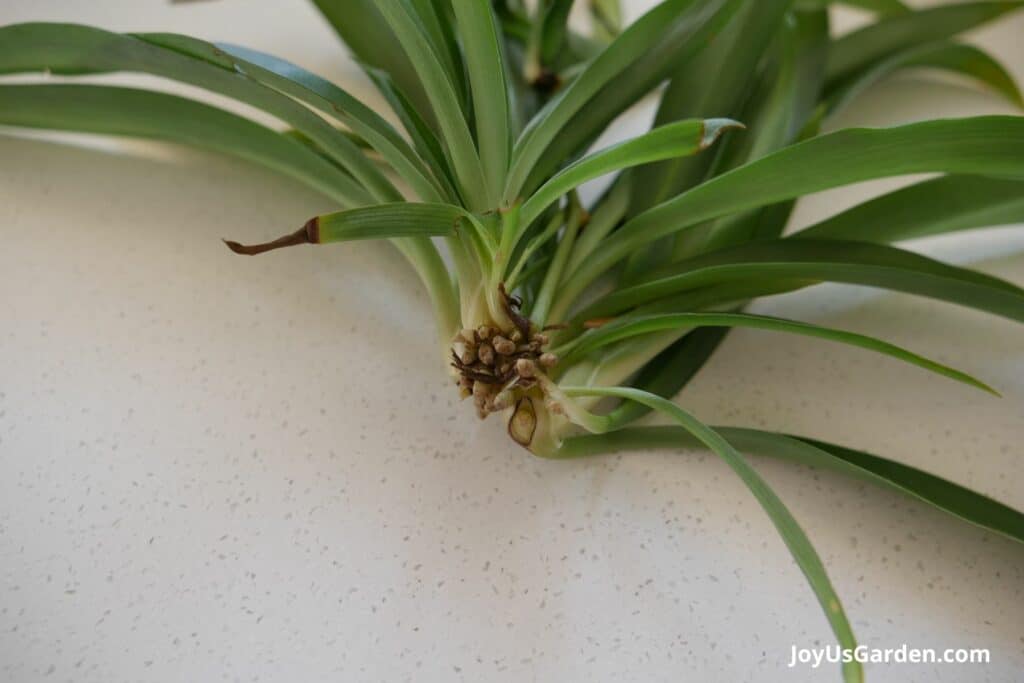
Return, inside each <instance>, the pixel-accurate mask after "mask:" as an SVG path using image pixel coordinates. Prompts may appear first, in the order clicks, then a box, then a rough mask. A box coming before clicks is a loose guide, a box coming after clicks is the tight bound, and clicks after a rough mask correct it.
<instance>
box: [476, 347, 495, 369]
mask: <svg viewBox="0 0 1024 683" xmlns="http://www.w3.org/2000/svg"><path fill="white" fill-rule="evenodd" d="M476 355H477V357H478V358H479V359H480V362H481V363H483V364H484V365H494V347H492V346H491V345H490V344H481V345H480V348H478V349H477V350H476Z"/></svg>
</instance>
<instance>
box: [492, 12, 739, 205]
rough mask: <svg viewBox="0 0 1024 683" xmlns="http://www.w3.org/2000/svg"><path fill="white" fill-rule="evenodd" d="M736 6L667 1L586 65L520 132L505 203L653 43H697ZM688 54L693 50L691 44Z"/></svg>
mask: <svg viewBox="0 0 1024 683" xmlns="http://www.w3.org/2000/svg"><path fill="white" fill-rule="evenodd" d="M735 4H736V0H708V1H707V2H696V1H695V0H666V1H665V2H662V3H661V4H659V5H657V6H656V7H654V9H652V10H651V11H649V12H648V13H647V14H645V15H644V16H643V17H641V18H640V19H639V20H637V21H636V22H634V23H633V24H632V25H630V26H629V28H627V29H626V30H625V31H624V32H623V33H622V34H621V35H620V36H619V37H618V38H616V39H615V41H614V42H613V43H611V45H609V46H608V48H607V49H605V50H604V51H603V52H601V53H600V54H599V55H598V56H597V57H595V58H594V59H593V60H592V61H591V62H589V63H588V64H587V66H586V68H585V69H584V70H583V73H581V74H580V75H579V76H578V77H577V78H576V79H574V80H573V81H572V82H571V83H570V84H569V85H568V86H567V87H565V88H564V89H563V90H562V91H561V92H560V93H559V94H558V95H557V96H556V97H555V98H554V99H552V100H551V101H550V102H549V103H548V105H547V106H546V107H545V108H544V109H543V110H542V111H541V112H540V113H539V114H538V115H537V116H536V117H534V118H533V120H532V121H531V122H530V125H528V126H527V128H526V130H524V131H523V134H522V135H521V136H520V138H519V140H518V141H517V142H516V145H515V148H514V149H513V153H512V162H511V170H510V171H509V178H508V183H507V184H506V187H505V194H504V201H505V202H506V203H508V204H511V203H513V202H514V201H515V200H516V199H517V198H518V197H519V196H520V193H522V192H523V191H524V189H526V188H525V186H526V183H527V179H528V178H529V177H530V175H531V173H532V172H534V171H535V167H536V166H537V162H538V160H539V159H540V158H541V156H542V155H543V154H544V152H545V151H546V150H547V149H548V147H549V146H550V145H551V143H552V141H553V140H554V139H555V138H556V137H558V136H559V134H560V133H561V132H562V131H563V130H564V129H565V128H566V127H567V126H568V125H569V124H570V122H573V120H574V117H575V116H576V114H577V113H579V112H580V111H581V110H582V109H583V108H584V107H586V105H587V103H588V102H589V101H590V100H592V99H593V98H594V97H595V95H597V94H598V93H599V92H600V91H601V89H602V88H604V87H605V86H606V85H608V84H609V83H610V82H611V81H613V79H615V77H616V76H618V75H620V74H622V73H623V72H624V71H626V70H627V69H628V67H629V66H631V65H633V64H634V63H635V62H637V60H639V59H640V58H641V57H643V56H645V55H646V54H648V51H649V50H650V49H651V45H652V44H653V43H657V42H659V41H661V40H662V39H665V38H668V37H669V36H671V37H672V38H673V40H678V41H682V42H684V43H685V42H687V41H694V42H697V41H698V39H699V37H701V36H703V35H705V32H707V31H708V30H709V29H712V28H714V27H715V26H717V21H721V20H722V18H723V15H726V10H730V11H731V9H732V7H731V6H732V5H735ZM691 49H696V45H694V47H693V48H691ZM652 86H653V84H652ZM632 103H633V102H632V101H630V102H629V103H628V104H632ZM624 106H627V105H626V103H623V107H624Z"/></svg>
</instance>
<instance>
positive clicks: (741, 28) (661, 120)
mask: <svg viewBox="0 0 1024 683" xmlns="http://www.w3.org/2000/svg"><path fill="white" fill-rule="evenodd" d="M792 2H793V0H758V2H752V3H747V4H746V5H745V6H744V7H742V8H741V9H740V10H738V11H737V12H736V14H735V15H734V16H733V17H732V19H731V20H730V21H729V23H728V24H726V26H725V27H724V28H723V30H722V31H720V32H719V33H717V34H716V35H714V36H713V37H712V38H711V40H710V41H709V42H708V43H707V44H706V45H705V46H704V47H703V49H701V50H700V52H698V53H697V54H695V55H694V56H693V57H692V58H690V59H688V60H686V61H685V62H683V63H682V64H681V65H680V66H679V68H677V69H675V70H674V71H673V73H672V79H671V80H670V81H669V85H668V88H667V89H666V90H665V93H664V95H662V98H661V104H660V105H659V107H658V113H657V115H656V117H655V124H656V125H664V124H667V123H670V122H672V121H679V120H681V119H691V118H710V117H712V116H730V117H738V116H739V115H740V112H741V108H742V106H743V104H744V102H745V100H746V98H747V96H748V94H749V91H750V87H751V84H752V83H753V81H754V78H755V76H756V74H757V67H758V65H759V64H760V63H761V61H762V59H763V58H764V55H765V52H766V51H767V49H768V46H769V45H770V44H771V42H772V39H773V38H774V37H775V36H776V35H777V34H778V33H779V29H780V28H781V27H782V24H783V19H784V17H785V15H786V13H787V12H788V11H789V8H790V5H792ZM712 161H713V157H712V156H711V155H701V156H699V157H690V156H685V157H678V158H675V159H673V160H671V161H665V162H663V163H660V164H656V165H652V166H648V167H646V168H642V169H640V170H639V171H637V174H636V176H637V182H635V183H634V185H633V202H632V203H633V211H632V213H634V214H636V213H639V212H641V211H643V210H645V209H648V208H650V207H652V206H654V205H655V204H660V203H661V202H663V201H665V200H666V199H668V198H669V197H672V196H675V195H677V194H679V193H680V192H681V191H683V190H684V189H687V188H689V187H692V186H693V185H695V184H697V183H699V182H700V181H701V180H702V179H703V178H704V176H705V175H706V174H707V172H708V169H709V168H710V167H711V163H712Z"/></svg>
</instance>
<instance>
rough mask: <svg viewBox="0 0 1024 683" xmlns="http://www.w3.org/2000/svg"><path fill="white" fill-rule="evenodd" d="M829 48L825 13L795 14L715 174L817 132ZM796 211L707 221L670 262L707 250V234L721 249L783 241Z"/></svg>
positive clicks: (783, 207)
mask: <svg viewBox="0 0 1024 683" xmlns="http://www.w3.org/2000/svg"><path fill="white" fill-rule="evenodd" d="M828 46H829V22H828V15H827V13H826V12H825V11H823V10H822V11H816V12H794V13H793V14H792V15H791V18H790V21H787V23H786V25H785V27H784V30H783V31H782V32H781V33H780V34H779V35H778V38H777V41H776V45H775V48H774V50H773V55H772V57H773V58H772V59H771V61H770V63H769V64H768V65H767V66H766V67H765V69H764V70H763V73H762V74H761V76H760V78H759V79H758V80H757V83H756V84H755V90H754V93H753V94H752V95H751V97H750V101H749V102H748V105H747V108H746V109H745V110H744V112H743V114H742V117H743V120H744V121H749V122H750V124H749V129H750V130H749V133H747V134H746V135H735V136H732V137H731V138H730V139H729V140H727V141H726V143H725V144H724V145H723V148H722V150H721V151H720V152H719V154H718V158H717V160H716V163H715V166H714V168H713V169H712V173H713V174H714V175H720V174H722V173H724V172H726V171H729V170H731V169H733V168H736V167H738V166H741V165H742V164H744V163H749V162H751V161H755V160H757V159H760V158H761V157H763V156H766V155H768V154H770V153H772V152H774V151H776V150H779V149H782V148H783V147H785V146H786V145H789V144H792V143H793V142H794V141H795V140H797V139H798V137H800V136H805V137H813V136H814V135H816V134H817V132H818V131H817V128H816V127H814V126H811V127H810V128H809V129H808V127H807V124H808V121H810V120H811V118H812V116H813V115H814V112H815V110H816V109H817V108H818V101H819V98H820V96H821V90H822V87H823V85H824V80H825V55H826V54H827V53H828ZM792 209H793V202H792V201H788V202H781V203H779V204H774V205H769V206H766V207H763V208H758V209H755V210H753V211H749V212H746V213H742V214H738V215H731V216H727V217H725V218H723V219H721V220H719V221H708V222H707V223H705V224H703V225H701V226H699V227H697V228H695V229H694V230H689V231H687V232H685V233H682V234H680V235H678V239H677V240H676V245H675V249H674V252H673V254H672V258H671V260H679V259H681V258H686V257H688V256H693V255H694V254H695V253H700V252H701V251H705V250H708V249H709V245H708V237H709V235H714V237H715V241H716V245H717V246H729V245H732V244H742V243H744V242H749V241H751V240H752V239H755V238H756V239H772V238H776V237H779V236H780V235H781V234H782V231H783V229H784V228H785V226H786V223H787V221H788V220H789V216H790V214H791V213H792ZM662 241H663V240H662Z"/></svg>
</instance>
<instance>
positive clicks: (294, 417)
mask: <svg viewBox="0 0 1024 683" xmlns="http://www.w3.org/2000/svg"><path fill="white" fill-rule="evenodd" d="M636 4H637V6H639V5H642V4H644V3H636ZM636 9H637V8H636V7H633V10H634V12H635V11H636ZM33 19H35V20H43V19H45V20H66V21H82V22H88V23H93V24H97V25H100V26H103V27H107V28H112V29H118V30H165V31H179V32H187V33H192V34H196V35H198V36H201V37H208V38H215V39H221V40H228V41H232V42H237V43H243V44H251V45H254V46H258V47H260V48H262V49H264V50H266V51H269V52H272V53H277V54H280V55H283V56H286V57H288V58H290V59H291V60H293V61H295V62H297V63H299V64H301V65H303V66H306V67H309V68H311V69H313V70H314V71H318V72H321V73H324V74H325V75H328V76H329V77H331V78H334V79H337V80H339V81H341V82H344V83H345V84H346V85H347V86H350V87H351V88H352V89H353V90H354V91H356V92H357V93H360V94H365V95H367V96H371V94H370V90H369V87H368V86H367V85H366V83H365V82H364V81H363V80H362V79H361V77H360V76H359V74H358V72H357V71H356V69H355V67H354V66H353V64H352V63H351V62H350V61H349V60H348V59H347V58H346V57H345V53H344V50H343V49H342V48H341V47H340V46H339V45H338V43H336V42H335V41H334V40H333V39H332V37H331V33H330V31H329V30H328V29H327V28H326V26H325V25H324V24H323V23H322V22H321V21H320V19H319V17H318V16H317V15H316V13H315V12H314V11H313V10H312V9H311V8H310V6H308V5H307V4H306V3H304V2H302V1H301V0H275V1H270V0H263V1H261V2H259V3H253V2H246V1H245V0H220V1H218V2H209V3H190V4H185V5H174V6H172V5H170V4H168V3H166V2H163V1H158V0H135V1H133V2H130V3H129V2H124V1H123V0H122V1H115V0H91V1H90V2H89V3H83V2H79V1H77V0H46V2H39V0H5V2H4V3H3V6H2V7H0V23H8V22H14V21H25V20H33ZM840 19H841V23H848V21H849V20H850V19H851V17H850V16H848V15H843V16H841V17H840ZM1022 35H1024V16H1021V15H1018V16H1016V17H1015V18H1013V19H1010V20H1007V21H1004V22H1002V23H1001V24H1000V25H998V26H996V27H993V28H988V29H985V30H983V31H980V32H976V33H975V34H973V39H974V40H976V41H980V42H981V43H982V44H985V45H987V46H989V47H990V48H991V49H992V50H993V52H994V53H996V54H998V55H999V56H1001V58H1002V59H1003V60H1004V61H1005V62H1006V63H1007V64H1009V65H1010V66H1011V68H1012V69H1013V70H1014V71H1015V72H1016V75H1017V77H1018V79H1024V45H1022V41H1021V40H1020V38H1021V36H1022ZM108 80H109V79H108ZM117 80H119V81H127V82H133V83H137V82H146V83H152V82H153V81H151V80H147V79H140V78H137V77H132V78H127V79H125V78H120V79H117ZM160 85H161V87H171V88H172V89H177V90H181V88H173V87H172V86H167V85H166V84H160ZM373 101H374V102H379V100H377V99H373ZM648 109H649V108H648ZM1010 111H1011V109H1010V108H1009V107H1008V106H1007V105H1005V104H1004V103H1002V102H1001V101H1000V100H998V99H997V98H996V97H994V96H992V95H989V94H986V93H982V92H979V91H978V90H976V89H974V88H973V87H972V86H968V85H965V84H963V83H960V82H956V81H948V80H942V79H936V78H935V77H933V76H923V75H920V74H907V75H905V76H902V77H900V78H899V79H897V80H894V81H891V82H889V83H887V84H885V85H883V86H880V87H877V88H875V89H874V90H873V91H872V92H871V93H870V94H869V95H868V96H866V97H865V98H864V99H863V100H862V101H861V102H860V103H858V104H857V105H856V106H854V107H853V108H852V109H850V110H849V111H848V112H846V113H845V114H843V115H842V117H841V119H840V120H839V121H837V122H836V123H835V125H844V126H846V125H885V124H891V123H898V122H904V121H910V120H914V119H918V118H923V117H935V116H956V115H968V114H977V113H998V112H1010ZM644 116H645V113H644V112H643V111H640V112H638V113H637V114H636V115H635V116H633V117H632V118H631V120H630V121H628V122H627V124H632V125H636V124H637V123H638V122H639V121H641V120H642V119H643V117H644ZM900 182H906V179H904V180H902V181H900ZM894 184H895V183H894V182H887V183H867V184H863V185H858V186H855V187H852V188H847V189H844V190H842V191H836V192H829V193H824V194H821V195H817V196H814V197H811V198H810V199H809V200H808V201H806V202H805V203H804V204H803V205H802V207H801V210H800V212H799V215H798V216H797V221H798V222H800V223H807V222H809V221H812V220H814V219H815V218H816V217H819V216H821V215H824V214H825V213H826V212H828V211H832V210H835V209H837V208H841V207H844V206H848V205H851V204H853V203H856V202H857V201H860V200H861V199H863V198H865V197H867V196H870V195H871V194H874V193H877V192H878V191H880V190H881V189H883V188H885V187H890V186H892V185H894ZM328 208H329V204H328V203H327V202H326V201H325V200H324V199H322V198H320V197H319V196H317V195H314V194H312V193H311V192H309V191H307V190H304V189H303V188H301V187H299V186H298V185H296V184H294V183H291V182H289V181H287V180H282V179H281V178H279V177H276V176H274V175H272V174H271V173H269V172H264V171H263V170H261V169H258V168H255V167H252V166H250V165H247V164H245V163H243V162H239V161H234V160H230V159H225V158H221V157H216V156H212V155H207V154H203V153H199V152H194V151H188V150H181V149H178V148H172V147H164V146H157V145H151V144H143V143H138V142H107V141H103V142H100V143H97V142H96V141H95V140H89V139H83V138H78V137H60V138H57V137H55V136H52V135H30V136H26V135H24V134H22V133H20V132H18V133H16V134H15V133H14V132H12V131H7V132H4V133H2V134H0V230H2V231H3V232H2V234H3V246H2V247H0V292H2V294H0V319H2V321H3V323H2V325H0V680H4V681H11V682H13V683H30V682H35V681H50V680H59V681H97V682H100V681H102V682H104V683H112V682H116V681H161V682H162V681H215V680H225V681H339V680H350V681H356V680H359V681H405V680H409V681H517V682H518V681H553V680H560V681H643V682H652V681H681V680H694V681H706V680H720V681H748V680H750V681H753V680H758V681H765V680H769V681H771V680H808V681H811V680H813V681H834V680H837V678H838V674H837V671H836V667H835V666H826V667H824V668H821V669H811V668H808V667H803V668H800V669H799V670H797V671H793V670H790V669H788V668H787V664H788V662H789V660H790V650H791V647H792V646H794V645H795V646H798V647H812V646H814V645H824V644H828V643H832V642H833V641H832V637H831V634H830V631H829V629H828V625H827V623H826V621H825V619H824V617H823V616H822V614H821V613H820V611H819V608H818V605H817V603H816V601H815V599H814V597H813V595H812V594H811V592H810V590H809V589H808V588H807V586H806V585H805V583H804V581H803V578H802V576H801V575H800V572H799V570H798V569H797V568H796V566H795V564H794V563H793V562H792V560H791V559H790V557H789V555H788V553H787V551H786V549H785V547H784V546H783V544H782V543H781V541H780V540H779V539H778V537H777V535H776V534H775V532H774V529H773V528H772V526H771V524H770V522H769V521H768V520H767V519H766V517H765V516H764V514H763V513H762V512H761V510H760V509H759V507H758V506H757V504H756V502H754V501H753V500H752V498H751V497H750V496H749V494H748V493H747V492H746V491H745V490H744V488H743V486H742V485H741V484H740V483H739V482H738V481H737V480H736V479H735V478H734V477H733V476H732V474H731V473H730V472H729V471H728V470H727V468H726V467H725V466H724V465H723V464H722V463H720V462H719V461H718V460H716V459H715V458H714V457H712V456H710V455H708V454H706V453H702V452H684V451H680V452H660V453H654V452H652V453H637V454H624V455H621V456H616V457H609V458H603V459H594V460H591V461H588V462H572V463H553V462H545V461H541V460H536V459H534V458H532V457H531V456H530V455H528V454H527V453H526V452H524V451H522V450H520V449H518V448H517V447H515V446H514V445H513V444H511V443H510V442H509V441H508V439H507V438H506V437H505V436H504V433H503V427H502V425H501V424H499V423H498V422H497V421H495V420H491V421H489V422H485V423H480V422H478V421H477V420H476V419H475V418H474V417H473V415H472V410H471V408H470V407H469V406H468V405H465V404H461V403H459V402H458V401H457V400H456V396H455V393H454V390H453V389H452V387H451V386H449V385H448V384H447V382H446V381H445V379H444V375H443V373H442V371H441V361H440V359H439V358H438V353H437V350H436V345H435V343H434V337H433V332H432V331H431V319H430V315H429V309H428V305H427V301H426V297H425V294H424V292H423V291H422V290H421V289H420V287H419V285H418V283H417V281H416V279H415V277H414V276H413V274H411V272H410V271H409V270H408V269H407V268H406V267H405V266H404V264H403V263H402V261H401V260H400V258H399V256H398V255H396V253H394V252H393V251H392V250H391V249H390V248H388V247H387V246H386V245H384V244H371V243H356V244H352V245H346V246H339V247H335V248H324V249H294V250H288V251H284V252H279V253H275V254H272V255H269V256H266V257H263V258H257V259H245V258H239V257H235V256H233V255H232V254H230V253H229V252H228V251H227V250H226V249H224V248H223V245H221V243H220V242H219V238H221V237H227V236H230V237H235V238H245V239H262V238H269V237H272V236H276V235H278V234H280V233H282V232H283V231H284V229H290V228H292V227H294V226H297V225H300V224H301V223H302V222H303V221H304V220H305V219H306V218H308V217H309V216H310V215H313V214H315V213H317V212H319V211H323V210H326V209H328ZM913 246H914V248H917V249H920V250H923V251H924V252H926V253H929V254H932V255H936V256H939V257H941V258H945V259H949V260H951V261H953V262H956V263H965V264H971V265H973V266H976V267H978V268H981V269H983V270H984V271H985V272H989V273H993V274H996V275H999V276H1002V277H1006V278H1009V279H1012V280H1015V281H1017V282H1024V258H1022V256H1021V253H1022V250H1024V235H1022V234H1021V231H1020V226H1018V227H1017V228H1002V229H994V230H986V231H981V232H976V233H972V234H969V235H962V236H958V237H955V238H945V239H940V240H931V241H927V242H923V243H919V244H915V245H913ZM757 309H758V310H760V311H763V312H770V313H774V314H780V315H786V316H789V317H795V318H800V319H804V320H809V321H813V322H816V323H823V324H828V325H832V326H836V327H840V328H844V329H850V330H855V331H863V332H870V333H875V334H878V335H879V336H881V337H883V338H885V339H888V340H890V341H893V342H895V343H898V344H902V345H906V346H909V347H911V348H913V349H914V350H916V351H919V352H922V353H925V354H926V355H931V356H933V357H935V358H937V359H938V360H940V361H943V362H946V363H949V364H952V365H954V366H956V367H959V368H962V369H964V370H967V371H969V372H971V373H974V374H976V375H978V376H979V377H981V378H983V379H985V380H988V381H990V382H991V383H993V384H994V385H995V386H996V387H997V388H998V389H999V390H1000V391H1001V392H1002V393H1003V398H1002V399H997V398H994V397H991V396H988V395H985V394H983V393H980V392H976V391H973V390H971V389H970V388H968V387H964V386H961V385H958V384H955V383H951V382H949V381H946V380H944V379H942V378H939V377H935V376H931V375H928V374H926V373H924V372H922V371H919V370H917V369H915V368H912V367H908V366H904V365H901V364H898V363H896V362H895V361H892V360H889V359H886V358H883V357H880V356H875V355H871V354H869V353H867V352H863V351H861V350H857V349H848V348H845V347H839V346H836V345H831V344H829V343H827V342H824V341H818V340H813V339H804V338H797V337H792V336H786V335H779V334H772V333H768V332H758V331H747V330H740V331H737V332H735V333H734V334H732V335H730V337H729V339H728V341H727V342H726V343H725V345H724V346H723V348H722V349H721V350H720V351H719V352H718V353H717V354H716V355H715V357H714V359H713V360H712V362H711V363H710V364H709V365H708V366H707V368H706V369H705V370H704V371H703V372H702V373H701V374H700V376H699V377H698V379H697V380H696V381H695V382H693V384H692V385H691V386H690V387H688V388H687V389H686V391H685V392H684V393H683V394H682V396H681V397H680V400H681V401H682V402H683V403H684V404H685V405H686V406H687V407H688V408H690V409H691V410H693V411H695V412H696V413H697V415H699V416H700V417H701V418H703V419H705V420H707V421H710V422H714V423H727V424H737V425H752V426H758V427H764V428H771V429H777V430H782V431H787V432H794V433H799V434H805V435H810V436H817V437H821V438H826V439H828V440H831V441H835V442H839V443H843V444H848V445H853V446H858V447H861V448H864V449H866V450H870V451H873V452H877V453H880V454H885V455H887V456H890V457H893V458H896V459H898V460H900V461H902V462H906V463H910V464H913V465H916V466H919V467H922V468H924V469H926V470H928V471H931V472H934V473H936V474H939V475H942V476H945V477H948V478H951V479H953V480H954V481H957V482H960V483H963V484H966V485H968V486H970V487H972V488H974V489H976V490H979V491H982V492H985V493H987V494H989V495H991V496H993V497H995V498H997V499H999V500H1002V501H1004V502H1006V503H1008V504H1010V505H1013V506H1015V507H1017V508H1024V469H1022V467H1021V464H1022V458H1024V447H1022V445H1021V442H1022V437H1024V328H1022V327H1021V326H1019V325H1015V324H1013V323H1011V322H1009V321H1006V320H1002V319H999V318H995V317H992V316H987V315H984V314H981V313H976V312H970V311H966V310H964V309H960V308H956V307H953V306H948V305H942V304H938V303H934V302H931V301H927V300H923V299H918V298H912V297H908V296H902V295H895V294H883V293H879V292H877V291H871V290H864V289H857V288H852V287H839V286H824V287H819V288H816V289H814V290H811V291H806V292H801V293H799V294H796V295H789V296H784V297H780V298H778V299H775V300H773V301H770V302H763V303H761V304H759V305H758V306H757ZM756 464H757V466H758V468H759V470H760V471H761V472H762V473H763V474H764V476H765V477H766V478H767V479H768V480H769V481H770V482H771V484H772V485H773V486H775V487H777V490H778V492H779V494H780V495H781V496H782V498H783V499H784V500H785V501H787V503H788V504H789V505H790V506H791V508H792V510H793V512H794V514H795V515H796V516H797V518H798V519H799V520H800V521H801V522H802V523H803V524H804V526H805V527H806V529H807V531H808V533H809V534H810V536H811V538H812V540H813V541H814V542H815V543H816V544H817V547H818V548H819V550H820V552H821V555H822V557H823V559H824V561H825V563H826V564H827V566H828V567H829V569H830V572H831V576H832V577H833V580H834V582H835V584H836V586H837V588H838V590H839V593H840V595H841V596H843V598H844V601H845V604H846V607H847V610H848V613H849V615H850V617H851V619H852V622H853V625H854V628H855V630H856V632H857V634H858V636H859V638H860V640H861V642H863V643H865V644H867V645H870V646H873V647H898V646H900V645H901V644H903V643H906V644H908V645H909V646H911V647H934V648H945V647H986V648H990V649H991V653H992V661H991V663H990V664H988V665H984V666H978V665H975V666H957V665H931V666H920V665H919V666H912V665H889V666H882V665H873V666H872V665H869V666H868V668H867V670H868V673H869V680H871V681H925V680H927V681H950V682H954V681H956V682H960V681H996V682H1010V681H1018V680H1020V676H1021V675H1022V673H1021V672H1022V671H1024V548H1022V547H1021V546H1019V545H1015V544H1013V543H1011V542H1010V541H1007V540H1004V539H1003V538H1000V537H997V536H995V535H992V534H988V533H984V532H981V531H979V530H977V529H975V528H972V527H969V526H967V525H965V524H963V523H961V522H959V521H957V520H955V519H951V518H950V517H947V516H945V515H943V514H941V513H939V512H936V511H933V510H931V509H930V508H927V507H925V506H924V505H922V504H919V503H917V502H914V501H912V500H908V499H906V498H902V497H900V496H898V495H896V494H894V493H891V492H888V491H882V490H879V489H877V488H874V487H872V486H869V485H867V484H863V483H859V482H854V481H850V480H848V479H846V478H843V477H841V476H838V475H835V474H832V473H828V472H818V471H813V470H811V469H808V468H804V467H795V466H792V465H788V464H783V463H778V462H770V461H757V462H756Z"/></svg>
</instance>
